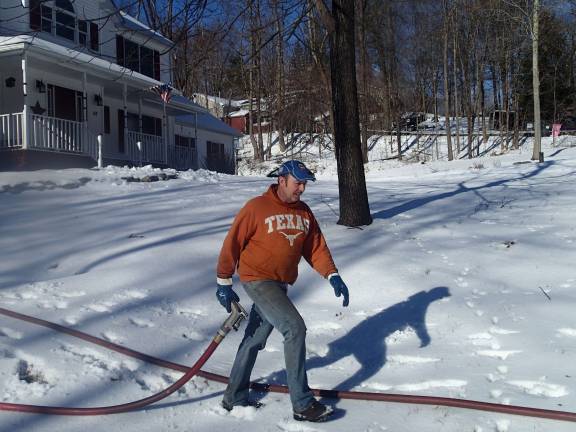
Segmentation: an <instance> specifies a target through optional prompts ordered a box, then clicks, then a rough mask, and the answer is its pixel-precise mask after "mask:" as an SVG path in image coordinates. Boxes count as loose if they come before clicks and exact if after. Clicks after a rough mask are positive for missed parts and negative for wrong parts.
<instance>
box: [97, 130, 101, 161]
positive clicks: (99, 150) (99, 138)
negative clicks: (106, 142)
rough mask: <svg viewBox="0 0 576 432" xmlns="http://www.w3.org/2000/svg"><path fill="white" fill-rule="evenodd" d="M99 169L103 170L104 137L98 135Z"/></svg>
mask: <svg viewBox="0 0 576 432" xmlns="http://www.w3.org/2000/svg"><path fill="white" fill-rule="evenodd" d="M97 141H98V168H102V135H98V138H97Z"/></svg>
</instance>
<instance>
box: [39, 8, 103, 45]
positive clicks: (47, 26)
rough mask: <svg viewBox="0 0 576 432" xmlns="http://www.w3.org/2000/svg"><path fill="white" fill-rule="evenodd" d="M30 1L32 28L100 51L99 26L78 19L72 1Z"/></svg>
mask: <svg viewBox="0 0 576 432" xmlns="http://www.w3.org/2000/svg"><path fill="white" fill-rule="evenodd" d="M47 3H48V2H47V1H45V0H30V28H31V29H32V30H35V31H42V32H45V33H50V34H52V35H55V36H58V37H61V38H64V39H67V40H69V41H71V42H74V43H77V44H78V45H80V46H82V47H87V48H90V49H91V50H92V51H99V50H100V38H99V34H98V25H97V24H96V23H89V22H88V21H85V20H80V19H77V17H76V13H75V11H74V6H73V5H72V1H70V0H55V1H54V4H53V6H50V5H48V4H47Z"/></svg>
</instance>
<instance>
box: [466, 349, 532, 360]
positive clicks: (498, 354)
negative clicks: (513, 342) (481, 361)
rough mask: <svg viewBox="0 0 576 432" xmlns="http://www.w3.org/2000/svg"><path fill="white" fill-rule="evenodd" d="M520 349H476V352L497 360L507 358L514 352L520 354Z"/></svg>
mask: <svg viewBox="0 0 576 432" xmlns="http://www.w3.org/2000/svg"><path fill="white" fill-rule="evenodd" d="M521 352H522V351H519V350H508V351H505V350H480V351H476V354H477V355H479V356H483V357H492V358H496V359H499V360H507V359H508V357H510V356H511V355H514V354H520V353H521Z"/></svg>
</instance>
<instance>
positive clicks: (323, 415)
mask: <svg viewBox="0 0 576 432" xmlns="http://www.w3.org/2000/svg"><path fill="white" fill-rule="evenodd" d="M330 414H332V409H331V408H329V407H327V406H326V405H324V404H322V403H320V402H318V401H316V400H315V401H314V402H312V404H310V406H309V407H308V408H306V409H305V410H304V411H300V412H294V420H298V421H309V422H315V423H316V422H323V421H325V420H326V419H327V418H328V417H329V416H330Z"/></svg>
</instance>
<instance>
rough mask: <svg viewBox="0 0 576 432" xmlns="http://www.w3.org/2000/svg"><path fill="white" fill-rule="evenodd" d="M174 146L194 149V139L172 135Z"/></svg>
mask: <svg viewBox="0 0 576 432" xmlns="http://www.w3.org/2000/svg"><path fill="white" fill-rule="evenodd" d="M174 145H176V147H184V148H190V149H195V148H196V138H192V137H186V136H182V135H174Z"/></svg>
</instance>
